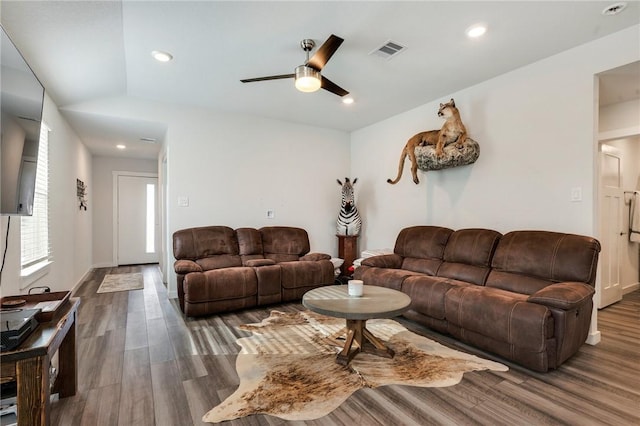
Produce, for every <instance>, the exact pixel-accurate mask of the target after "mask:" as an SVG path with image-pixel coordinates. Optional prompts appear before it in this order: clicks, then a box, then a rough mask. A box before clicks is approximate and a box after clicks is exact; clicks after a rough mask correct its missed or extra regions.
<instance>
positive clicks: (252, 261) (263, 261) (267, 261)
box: [243, 259, 276, 268]
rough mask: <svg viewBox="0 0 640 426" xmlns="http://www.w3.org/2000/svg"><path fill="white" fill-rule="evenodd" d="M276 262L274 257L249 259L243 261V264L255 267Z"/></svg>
mask: <svg viewBox="0 0 640 426" xmlns="http://www.w3.org/2000/svg"><path fill="white" fill-rule="evenodd" d="M275 264H276V262H275V261H274V260H273V259H249V260H245V261H244V262H243V266H251V267H254V268H255V267H258V266H269V265H275Z"/></svg>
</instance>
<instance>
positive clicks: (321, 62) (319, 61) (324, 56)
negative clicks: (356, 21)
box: [307, 34, 344, 71]
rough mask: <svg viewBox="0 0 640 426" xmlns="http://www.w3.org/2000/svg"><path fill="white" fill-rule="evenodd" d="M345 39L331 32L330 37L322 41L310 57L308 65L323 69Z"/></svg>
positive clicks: (319, 69)
mask: <svg viewBox="0 0 640 426" xmlns="http://www.w3.org/2000/svg"><path fill="white" fill-rule="evenodd" d="M343 41H344V39H342V38H340V37H338V36H336V35H333V34H331V35H330V36H329V38H328V39H327V40H326V41H325V42H324V43H322V46H320V47H319V48H318V50H316V53H315V54H314V55H313V56H312V57H311V59H309V62H307V65H309V66H310V67H312V68H315V69H317V70H318V71H321V70H322V68H324V66H325V65H326V63H327V62H328V61H329V59H331V57H332V56H333V54H334V53H336V50H338V47H340V45H341V44H342V42H343Z"/></svg>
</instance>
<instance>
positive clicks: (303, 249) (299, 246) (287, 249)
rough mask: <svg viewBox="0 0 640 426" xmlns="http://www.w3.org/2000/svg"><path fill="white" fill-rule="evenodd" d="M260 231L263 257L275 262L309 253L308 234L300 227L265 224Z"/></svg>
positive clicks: (296, 258) (294, 258)
mask: <svg viewBox="0 0 640 426" xmlns="http://www.w3.org/2000/svg"><path fill="white" fill-rule="evenodd" d="M260 233H261V234H262V246H263V249H264V255H265V257H267V258H269V259H274V260H275V261H276V262H284V261H290V260H298V259H299V258H300V257H302V256H304V255H305V254H307V253H309V250H310V248H309V235H308V234H307V231H305V230H304V229H302V228H294V227H290V226H267V227H264V228H260Z"/></svg>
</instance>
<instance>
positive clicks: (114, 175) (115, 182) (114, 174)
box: [111, 171, 159, 266]
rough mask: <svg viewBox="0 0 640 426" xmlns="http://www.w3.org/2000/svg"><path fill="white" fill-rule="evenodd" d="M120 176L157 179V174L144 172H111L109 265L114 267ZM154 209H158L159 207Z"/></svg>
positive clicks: (115, 263) (115, 264)
mask: <svg viewBox="0 0 640 426" xmlns="http://www.w3.org/2000/svg"><path fill="white" fill-rule="evenodd" d="M120 176H134V177H149V178H156V179H157V178H158V174H157V173H146V172H125V171H113V172H112V178H113V180H112V182H113V183H112V187H113V214H112V217H113V223H112V230H113V254H112V260H111V263H112V264H113V265H114V266H117V265H118V178H119V177H120ZM156 204H158V200H157V198H156ZM156 207H158V208H159V205H157V206H156Z"/></svg>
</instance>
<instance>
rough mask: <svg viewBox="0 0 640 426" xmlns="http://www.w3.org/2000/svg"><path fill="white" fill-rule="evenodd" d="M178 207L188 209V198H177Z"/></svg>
mask: <svg viewBox="0 0 640 426" xmlns="http://www.w3.org/2000/svg"><path fill="white" fill-rule="evenodd" d="M178 207H189V197H184V196H182V197H178Z"/></svg>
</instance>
